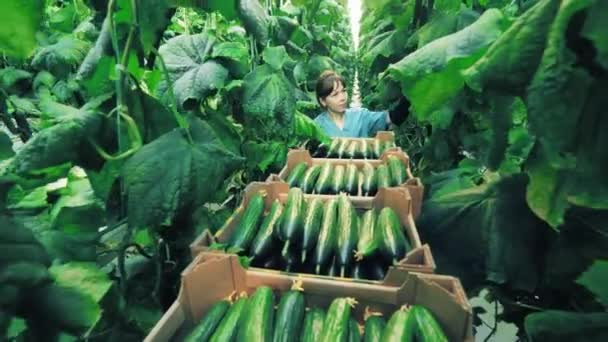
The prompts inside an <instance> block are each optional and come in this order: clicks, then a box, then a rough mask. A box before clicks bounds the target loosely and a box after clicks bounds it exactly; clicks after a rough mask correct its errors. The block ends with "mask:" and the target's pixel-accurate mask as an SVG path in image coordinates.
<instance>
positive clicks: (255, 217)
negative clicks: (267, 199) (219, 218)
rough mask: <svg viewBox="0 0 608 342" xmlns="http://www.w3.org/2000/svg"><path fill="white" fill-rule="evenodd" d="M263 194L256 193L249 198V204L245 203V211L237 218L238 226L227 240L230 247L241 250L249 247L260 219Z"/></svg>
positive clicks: (262, 210) (262, 207)
mask: <svg viewBox="0 0 608 342" xmlns="http://www.w3.org/2000/svg"><path fill="white" fill-rule="evenodd" d="M264 196H265V194H263V193H256V194H254V195H253V196H252V197H251V200H249V204H247V208H245V212H244V213H243V216H241V219H240V220H239V223H238V227H237V228H236V230H235V231H234V232H233V233H232V236H231V237H230V241H229V242H228V244H229V245H230V247H231V248H240V249H242V250H247V248H249V245H250V244H251V241H253V238H255V235H256V233H257V231H258V226H259V224H260V221H261V219H262V214H263V212H264Z"/></svg>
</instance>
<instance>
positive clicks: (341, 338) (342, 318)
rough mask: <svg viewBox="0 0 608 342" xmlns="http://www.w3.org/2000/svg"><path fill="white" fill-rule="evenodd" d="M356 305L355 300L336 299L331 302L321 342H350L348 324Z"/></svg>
mask: <svg viewBox="0 0 608 342" xmlns="http://www.w3.org/2000/svg"><path fill="white" fill-rule="evenodd" d="M354 303H356V302H355V300H354V299H353V298H336V299H334V300H333V301H332V302H331V304H330V305H329V309H327V314H326V315H325V322H323V333H322V334H321V338H320V339H319V341H320V342H346V341H348V333H349V329H348V323H349V321H350V317H351V307H352V305H354Z"/></svg>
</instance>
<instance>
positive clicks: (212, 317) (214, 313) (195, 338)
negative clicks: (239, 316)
mask: <svg viewBox="0 0 608 342" xmlns="http://www.w3.org/2000/svg"><path fill="white" fill-rule="evenodd" d="M229 308H230V302H229V301H227V300H220V301H219V302H217V303H215V304H213V306H212V307H211V309H209V311H207V313H206V314H205V316H203V318H202V319H201V320H200V322H199V323H198V324H197V325H196V327H195V328H194V330H192V332H191V333H190V334H189V335H188V337H186V339H185V340H184V341H185V342H199V341H202V342H206V341H208V340H209V338H210V337H211V335H213V333H214V332H215V329H216V328H217V327H218V325H220V322H221V321H222V318H224V316H225V315H226V312H228V309H229Z"/></svg>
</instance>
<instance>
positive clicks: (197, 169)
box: [122, 118, 242, 227]
mask: <svg viewBox="0 0 608 342" xmlns="http://www.w3.org/2000/svg"><path fill="white" fill-rule="evenodd" d="M219 134H221V133H220V132H214V131H213V129H212V128H211V127H210V126H209V125H208V124H207V123H205V122H204V121H201V120H200V119H196V118H194V119H191V120H190V127H189V133H188V132H186V131H185V129H183V128H180V129H175V130H173V131H171V132H169V133H166V134H164V135H162V136H160V137H159V138H158V139H156V140H154V141H153V142H151V143H149V144H147V145H145V146H144V147H142V148H141V149H140V150H139V151H138V152H137V153H135V155H133V157H131V158H130V159H129V160H128V161H127V162H126V163H125V165H124V167H123V170H122V177H123V179H124V182H125V190H126V194H127V201H128V206H127V207H128V214H129V223H130V224H132V225H133V226H137V227H159V226H163V225H170V224H171V223H172V222H173V219H174V218H175V216H176V215H178V214H179V213H181V212H182V211H183V210H187V209H188V208H195V207H197V206H198V205H201V204H202V203H204V202H206V201H207V200H208V199H209V198H211V197H212V196H213V193H214V192H215V191H216V190H217V187H218V186H219V185H220V184H221V182H222V180H223V179H225V178H226V177H227V176H228V175H229V174H230V173H232V172H233V171H234V170H236V168H237V167H238V166H239V164H240V162H241V161H242V159H241V158H240V157H238V156H237V155H235V154H233V153H231V152H229V151H228V150H226V149H225V148H224V147H223V146H222V142H221V140H220V139H219V137H218V135H219ZM190 137H191V139H192V141H189V139H190ZM158 165H165V166H166V167H163V168H159V167H158Z"/></svg>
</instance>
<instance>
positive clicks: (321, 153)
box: [312, 143, 329, 158]
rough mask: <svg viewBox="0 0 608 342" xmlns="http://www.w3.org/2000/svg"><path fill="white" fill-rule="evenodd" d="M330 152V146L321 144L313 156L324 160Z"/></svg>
mask: <svg viewBox="0 0 608 342" xmlns="http://www.w3.org/2000/svg"><path fill="white" fill-rule="evenodd" d="M328 151H329V146H327V145H326V144H325V143H321V144H320V145H319V146H317V148H316V150H315V152H314V153H313V154H312V157H313V158H324V157H327V152H328Z"/></svg>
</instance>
